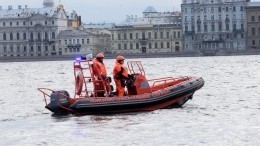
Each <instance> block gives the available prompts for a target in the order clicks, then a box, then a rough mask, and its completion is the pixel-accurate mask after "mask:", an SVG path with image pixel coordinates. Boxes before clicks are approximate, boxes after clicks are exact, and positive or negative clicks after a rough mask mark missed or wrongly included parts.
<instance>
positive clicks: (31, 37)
mask: <svg viewBox="0 0 260 146" xmlns="http://www.w3.org/2000/svg"><path fill="white" fill-rule="evenodd" d="M30 39H31V40H33V33H32V32H31V33H30Z"/></svg>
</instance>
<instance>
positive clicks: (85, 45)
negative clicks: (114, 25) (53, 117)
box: [58, 29, 110, 55]
mask: <svg viewBox="0 0 260 146" xmlns="http://www.w3.org/2000/svg"><path fill="white" fill-rule="evenodd" d="M58 39H59V45H58V47H59V50H62V54H63V55H85V54H96V53H98V52H104V53H106V52H108V50H109V49H110V41H109V40H110V35H104V34H94V33H90V32H86V31H84V30H75V29H74V30H65V31H62V32H60V34H59V36H58Z"/></svg>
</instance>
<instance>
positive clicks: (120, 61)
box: [113, 56, 131, 96]
mask: <svg viewBox="0 0 260 146" xmlns="http://www.w3.org/2000/svg"><path fill="white" fill-rule="evenodd" d="M124 60H125V58H124V56H117V57H116V62H115V66H114V69H113V75H114V81H115V83H116V92H117V95H118V96H124V93H125V86H126V84H127V81H128V80H129V76H131V75H129V74H128V69H127V68H126V67H125V66H124Z"/></svg>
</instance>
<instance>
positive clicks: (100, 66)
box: [93, 58, 107, 76]
mask: <svg viewBox="0 0 260 146" xmlns="http://www.w3.org/2000/svg"><path fill="white" fill-rule="evenodd" d="M93 65H94V68H93V71H94V74H95V75H98V74H100V75H101V76H107V71H106V66H105V64H104V63H101V62H99V61H98V60H97V59H96V58H95V59H94V60H93Z"/></svg>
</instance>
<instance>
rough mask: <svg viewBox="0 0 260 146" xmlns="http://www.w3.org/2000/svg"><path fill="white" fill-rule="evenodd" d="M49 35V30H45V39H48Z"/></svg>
mask: <svg viewBox="0 0 260 146" xmlns="http://www.w3.org/2000/svg"><path fill="white" fill-rule="evenodd" d="M48 39H49V36H48V32H45V40H48Z"/></svg>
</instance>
